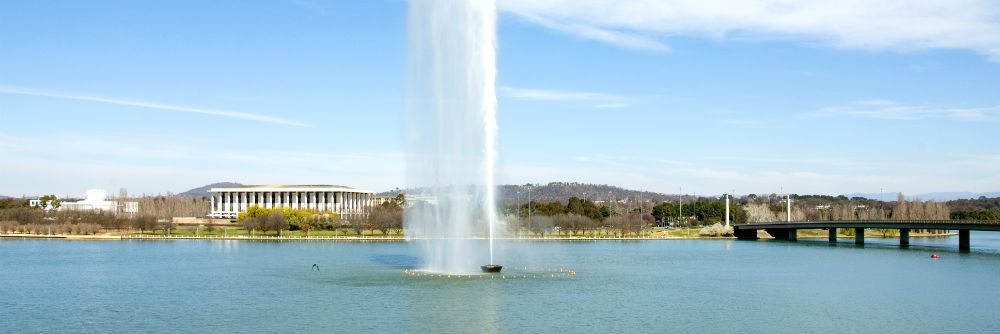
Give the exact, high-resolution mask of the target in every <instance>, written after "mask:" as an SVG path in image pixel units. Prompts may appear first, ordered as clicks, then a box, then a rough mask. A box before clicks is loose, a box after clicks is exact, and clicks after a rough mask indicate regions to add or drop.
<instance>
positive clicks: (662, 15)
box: [499, 0, 1000, 61]
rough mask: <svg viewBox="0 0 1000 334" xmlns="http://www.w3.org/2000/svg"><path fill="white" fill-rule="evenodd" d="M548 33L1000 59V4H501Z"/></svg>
mask: <svg viewBox="0 0 1000 334" xmlns="http://www.w3.org/2000/svg"><path fill="white" fill-rule="evenodd" d="M499 5H500V8H501V9H502V10H503V11H505V12H507V13H511V14H513V15H516V16H518V17H521V18H524V19H525V20H526V21H528V22H532V23H534V24H537V25H539V26H542V27H545V28H547V29H552V30H557V31H565V32H569V33H572V34H575V35H578V36H581V37H584V38H588V39H592V40H597V41H601V42H605V43H609V44H613V45H618V46H623V47H628V48H637V49H652V50H667V49H668V47H667V46H666V44H664V42H662V41H661V40H662V39H664V38H669V37H674V36H677V37H706V38H713V39H724V38H739V39H744V40H761V39H763V40H768V39H782V40H793V41H798V42H801V43H804V44H810V45H816V44H819V45H826V46H829V47H834V48H843V49H869V50H872V49H874V50H890V51H900V52H907V51H912V50H932V49H952V50H969V51H972V52H977V53H980V54H983V55H985V56H986V57H987V58H989V59H990V60H993V61H1000V20H997V17H998V15H1000V2H997V1H990V0H954V1H919V0H911V1H869V0H838V1H829V0H799V1H788V0H757V1H731V0H670V1H667V0H501V1H499Z"/></svg>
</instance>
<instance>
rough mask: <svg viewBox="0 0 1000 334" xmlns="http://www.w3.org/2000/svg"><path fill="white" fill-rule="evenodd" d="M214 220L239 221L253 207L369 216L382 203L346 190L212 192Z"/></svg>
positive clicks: (372, 196)
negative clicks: (229, 219) (234, 219)
mask: <svg viewBox="0 0 1000 334" xmlns="http://www.w3.org/2000/svg"><path fill="white" fill-rule="evenodd" d="M209 192H210V193H211V195H212V198H211V203H212V213H210V214H208V216H209V217H211V218H236V216H237V215H239V214H240V212H244V211H246V210H247V208H249V207H250V206H251V205H256V206H260V207H264V208H268V209H271V208H277V207H288V208H293V209H308V210H316V211H318V212H329V213H336V214H342V215H358V214H365V213H367V212H368V209H369V208H370V207H371V206H374V205H378V204H381V202H382V199H381V198H378V197H375V193H374V192H371V191H368V190H360V189H354V188H351V187H344V186H329V185H317V186H244V187H235V188H212V189H211V190H209Z"/></svg>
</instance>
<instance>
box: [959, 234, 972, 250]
mask: <svg viewBox="0 0 1000 334" xmlns="http://www.w3.org/2000/svg"><path fill="white" fill-rule="evenodd" d="M969 249H970V247H969V230H958V250H963V251H967V250H969Z"/></svg>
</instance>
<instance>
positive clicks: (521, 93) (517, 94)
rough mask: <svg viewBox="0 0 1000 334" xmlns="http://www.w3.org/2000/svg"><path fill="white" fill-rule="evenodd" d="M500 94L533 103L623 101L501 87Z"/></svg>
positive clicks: (601, 95) (600, 95) (596, 95)
mask: <svg viewBox="0 0 1000 334" xmlns="http://www.w3.org/2000/svg"><path fill="white" fill-rule="evenodd" d="M500 92H501V93H503V94H504V95H506V96H509V97H511V98H515V99H518V100H532V101H594V100H614V99H621V98H622V97H621V96H617V95H612V94H605V93H590V92H569V91H559V90H549V89H530V88H515V87H500Z"/></svg>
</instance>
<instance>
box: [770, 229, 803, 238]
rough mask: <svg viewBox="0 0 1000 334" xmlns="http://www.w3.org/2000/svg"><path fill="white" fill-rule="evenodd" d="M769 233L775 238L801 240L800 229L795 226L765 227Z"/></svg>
mask: <svg viewBox="0 0 1000 334" xmlns="http://www.w3.org/2000/svg"><path fill="white" fill-rule="evenodd" d="M765 231H767V234H770V235H771V236H772V237H774V240H788V241H798V240H799V233H798V232H799V230H798V229H794V228H768V229H765Z"/></svg>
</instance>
